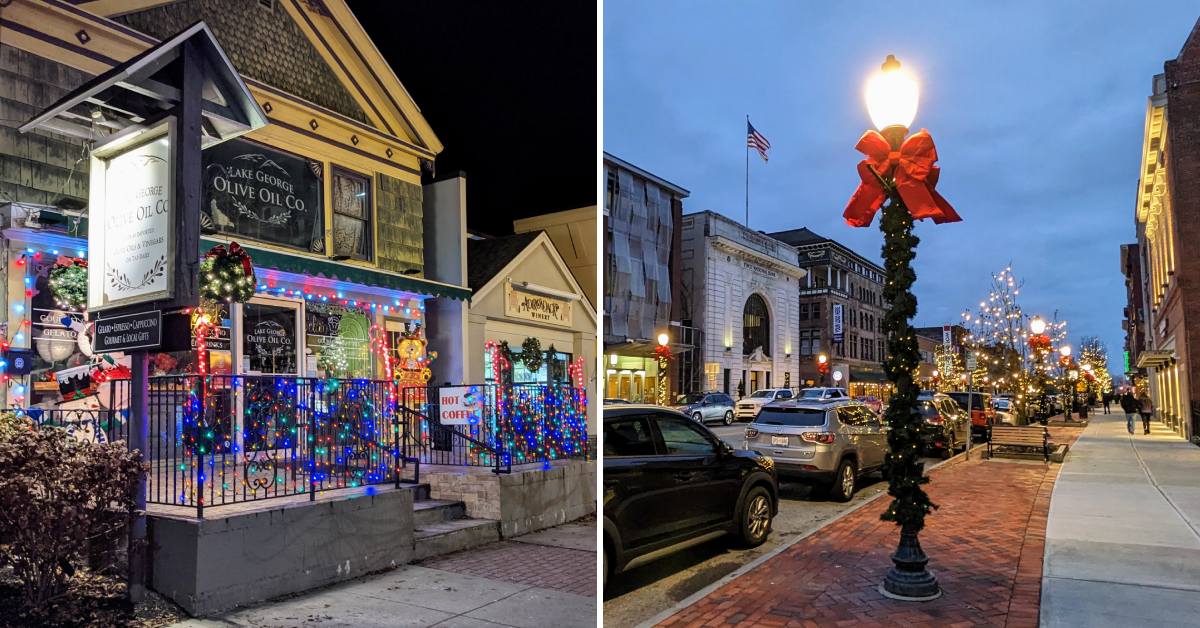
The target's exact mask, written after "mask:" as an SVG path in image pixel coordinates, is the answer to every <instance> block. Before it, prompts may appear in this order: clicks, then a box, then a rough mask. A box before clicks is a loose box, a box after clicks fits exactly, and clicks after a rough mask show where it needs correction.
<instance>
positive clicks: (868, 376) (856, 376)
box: [850, 368, 887, 384]
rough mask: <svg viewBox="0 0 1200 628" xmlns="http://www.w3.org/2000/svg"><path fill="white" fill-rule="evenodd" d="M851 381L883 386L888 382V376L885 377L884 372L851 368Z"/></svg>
mask: <svg viewBox="0 0 1200 628" xmlns="http://www.w3.org/2000/svg"><path fill="white" fill-rule="evenodd" d="M850 381H852V382H863V383H868V382H870V383H876V384H882V383H884V382H886V381H887V375H885V374H884V372H883V371H877V370H874V369H870V370H868V369H855V368H851V369H850Z"/></svg>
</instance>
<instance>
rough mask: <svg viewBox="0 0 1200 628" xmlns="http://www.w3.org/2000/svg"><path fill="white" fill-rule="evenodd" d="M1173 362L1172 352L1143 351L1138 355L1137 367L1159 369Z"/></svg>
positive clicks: (1173, 353) (1173, 355)
mask: <svg viewBox="0 0 1200 628" xmlns="http://www.w3.org/2000/svg"><path fill="white" fill-rule="evenodd" d="M1174 361H1175V352H1174V351H1143V352H1141V353H1140V354H1138V360H1137V367H1138V368H1140V369H1144V368H1160V367H1163V366H1169V365H1170V364H1171V363H1172V362H1174Z"/></svg>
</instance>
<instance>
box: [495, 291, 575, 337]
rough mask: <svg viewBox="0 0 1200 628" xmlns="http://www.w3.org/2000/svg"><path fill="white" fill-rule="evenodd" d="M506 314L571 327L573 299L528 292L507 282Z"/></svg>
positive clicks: (505, 293)
mask: <svg viewBox="0 0 1200 628" xmlns="http://www.w3.org/2000/svg"><path fill="white" fill-rule="evenodd" d="M504 314H505V315H506V316H511V317H513V318H521V319H525V320H528V321H536V322H539V323H552V324H554V325H562V326H564V327H570V326H571V301H570V300H568V299H559V298H555V297H552V296H548V295H545V294H538V293H534V292H526V291H524V290H520V289H518V288H517V287H515V286H513V285H512V284H511V283H507V284H505V285H504Z"/></svg>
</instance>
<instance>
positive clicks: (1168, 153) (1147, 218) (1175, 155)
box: [1135, 21, 1200, 442]
mask: <svg viewBox="0 0 1200 628" xmlns="http://www.w3.org/2000/svg"><path fill="white" fill-rule="evenodd" d="M1163 68H1164V73H1163V74H1159V75H1157V76H1155V77H1154V81H1153V88H1152V91H1151V95H1150V98H1149V102H1148V103H1147V106H1146V124H1145V131H1144V136H1143V140H1142V161H1141V170H1140V171H1139V177H1140V179H1139V181H1138V189H1137V206H1136V208H1135V212H1136V213H1135V216H1136V225H1137V243H1138V252H1139V253H1140V260H1139V262H1140V265H1141V273H1140V274H1141V282H1142V286H1141V287H1142V297H1143V302H1144V313H1145V332H1146V347H1145V349H1143V350H1142V351H1140V352H1139V355H1138V357H1137V362H1136V363H1135V365H1136V366H1137V367H1138V368H1144V369H1146V370H1147V377H1146V379H1147V382H1148V387H1149V390H1150V395H1151V397H1152V398H1153V400H1154V405H1155V409H1156V414H1157V416H1158V418H1159V419H1160V420H1161V421H1162V422H1163V424H1165V425H1167V426H1168V427H1170V428H1171V429H1172V430H1174V431H1175V432H1176V433H1177V434H1179V435H1180V436H1183V437H1185V438H1188V439H1191V440H1193V441H1197V439H1198V438H1200V368H1198V367H1200V364H1197V362H1196V360H1194V359H1193V358H1192V356H1191V355H1190V352H1191V348H1192V347H1200V289H1198V288H1197V287H1196V286H1197V285H1198V282H1200V256H1197V255H1195V254H1187V253H1190V252H1191V251H1185V250H1184V248H1183V247H1187V246H1190V245H1191V243H1194V242H1197V241H1200V21H1198V22H1197V23H1196V24H1195V25H1194V26H1193V28H1192V31H1191V33H1190V34H1189V36H1188V38H1187V40H1186V42H1185V43H1184V45H1183V49H1182V50H1181V51H1180V52H1179V55H1178V56H1177V57H1176V58H1175V59H1171V60H1168V61H1167V62H1166V63H1164V64H1163ZM1197 442H1200V441H1197Z"/></svg>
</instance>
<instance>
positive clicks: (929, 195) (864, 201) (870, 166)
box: [842, 129, 962, 227]
mask: <svg viewBox="0 0 1200 628" xmlns="http://www.w3.org/2000/svg"><path fill="white" fill-rule="evenodd" d="M854 148H855V149H857V150H858V152H860V153H862V154H864V155H866V156H867V158H866V159H864V160H862V161H860V162H858V176H859V179H861V181H862V182H861V183H859V185H858V189H857V190H855V191H854V195H853V196H851V197H850V202H849V203H848V204H847V205H846V211H845V212H844V213H843V214H842V217H843V218H845V219H846V224H848V225H850V226H851V227H869V226H870V225H871V220H872V219H874V218H875V212H877V211H879V208H880V207H882V206H883V201H884V200H886V199H887V192H888V190H887V188H886V187H885V186H889V187H894V188H895V190H896V193H897V194H899V195H900V199H901V200H902V201H904V206H905V207H907V208H908V212H909V213H910V214H912V217H913V219H915V220H922V219H925V218H932V219H933V222H935V223H937V224H942V223H946V222H958V221H960V220H962V218H961V217H960V216H959V215H958V213H957V212H955V211H954V208H953V207H951V206H950V203H948V202H946V199H944V198H942V195H941V194H938V193H937V190H935V189H934V187H935V186H936V185H937V180H938V174H939V172H940V171H941V169H940V168H938V167H937V166H935V165H934V164H935V163H937V148H936V147H935V146H934V145H933V136H931V135H930V134H929V131H926V130H925V129H921V130H920V131H917V132H916V133H914V134H913V135H912V136H910V137H909V138H908V139H906V140H904V143H903V144H901V145H900V150H892V147H891V145H890V144H889V143H888V141H887V140H886V139H884V137H883V135H881V134H880V133H879V132H878V131H875V130H870V131H867V132H866V133H863V136H862V137H861V138H859V140H858V144H856V145H855V146H854ZM889 180H890V181H889Z"/></svg>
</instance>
